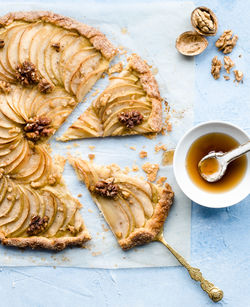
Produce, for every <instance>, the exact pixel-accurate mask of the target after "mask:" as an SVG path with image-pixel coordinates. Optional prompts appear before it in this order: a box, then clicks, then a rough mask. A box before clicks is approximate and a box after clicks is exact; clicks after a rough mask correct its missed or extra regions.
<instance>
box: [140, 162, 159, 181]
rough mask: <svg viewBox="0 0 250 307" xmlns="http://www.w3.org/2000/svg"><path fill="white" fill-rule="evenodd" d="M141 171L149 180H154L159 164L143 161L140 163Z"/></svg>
mask: <svg viewBox="0 0 250 307" xmlns="http://www.w3.org/2000/svg"><path fill="white" fill-rule="evenodd" d="M142 169H143V171H144V172H145V173H146V174H147V178H148V180H149V181H152V182H153V181H155V179H156V176H157V173H158V171H159V164H152V163H149V162H147V163H145V164H143V165H142Z"/></svg>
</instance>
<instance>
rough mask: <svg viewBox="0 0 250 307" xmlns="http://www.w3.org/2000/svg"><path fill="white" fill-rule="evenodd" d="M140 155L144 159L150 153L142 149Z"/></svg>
mask: <svg viewBox="0 0 250 307" xmlns="http://www.w3.org/2000/svg"><path fill="white" fill-rule="evenodd" d="M139 156H140V158H141V159H144V158H147V156H148V153H147V152H146V151H144V150H142V151H141V152H140V153H139Z"/></svg>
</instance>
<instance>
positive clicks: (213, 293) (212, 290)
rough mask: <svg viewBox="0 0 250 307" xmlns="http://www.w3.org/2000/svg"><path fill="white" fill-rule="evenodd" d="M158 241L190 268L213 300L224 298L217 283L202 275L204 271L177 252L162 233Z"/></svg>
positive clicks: (191, 275)
mask: <svg viewBox="0 0 250 307" xmlns="http://www.w3.org/2000/svg"><path fill="white" fill-rule="evenodd" d="M158 241H159V242H161V243H162V244H163V245H165V246H166V247H167V248H168V250H169V251H170V252H171V253H172V254H173V255H174V256H175V258H176V259H177V260H178V261H179V262H180V264H181V265H183V266H184V267H185V268H186V269H187V270H188V273H189V275H190V277H191V278H192V279H194V280H196V281H199V282H200V286H201V288H202V290H204V291H205V292H207V294H208V296H209V297H210V299H211V300H213V301H214V302H219V301H220V300H221V299H222V298H223V291H222V290H221V289H219V288H217V287H215V285H214V284H212V283H211V282H210V281H208V280H206V279H205V278H204V277H203V276H202V273H201V272H200V270H199V269H198V268H194V267H192V266H191V265H190V264H189V263H188V262H187V261H186V260H185V259H184V258H183V257H182V256H181V255H180V254H179V253H177V252H176V251H175V250H174V249H173V248H172V247H171V246H170V245H169V244H168V243H167V242H166V240H165V238H164V237H163V234H162V233H161V234H160V235H159V237H158Z"/></svg>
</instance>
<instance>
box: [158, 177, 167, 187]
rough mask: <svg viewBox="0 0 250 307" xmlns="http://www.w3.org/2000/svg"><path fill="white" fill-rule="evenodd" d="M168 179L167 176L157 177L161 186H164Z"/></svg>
mask: <svg viewBox="0 0 250 307" xmlns="http://www.w3.org/2000/svg"><path fill="white" fill-rule="evenodd" d="M166 180H167V177H160V178H158V179H157V181H156V183H157V184H159V185H160V186H163V184H164V182H165V181H166Z"/></svg>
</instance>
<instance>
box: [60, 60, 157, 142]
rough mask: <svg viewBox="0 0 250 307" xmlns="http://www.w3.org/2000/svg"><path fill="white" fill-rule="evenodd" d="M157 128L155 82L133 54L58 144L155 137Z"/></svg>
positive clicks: (144, 63)
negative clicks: (89, 139) (99, 138)
mask: <svg viewBox="0 0 250 307" xmlns="http://www.w3.org/2000/svg"><path fill="white" fill-rule="evenodd" d="M161 125H162V106H161V97H160V93H159V89H158V85H157V82H156V80H155V78H154V76H153V74H152V73H151V71H150V68H149V66H148V65H147V63H146V62H145V61H143V60H142V59H141V58H140V57H139V56H138V55H136V54H133V55H132V56H130V58H129V60H128V65H127V67H126V68H125V69H124V70H123V71H122V72H121V73H120V74H119V75H118V76H112V77H110V83H109V85H108V87H107V88H106V89H105V90H104V91H103V92H102V93H101V94H100V95H99V96H98V97H97V99H95V100H94V101H93V102H92V104H91V106H90V107H89V108H88V109H87V110H86V111H85V112H84V113H83V114H82V115H81V116H80V117H79V118H78V119H77V121H76V122H74V123H73V124H72V126H71V127H69V129H68V130H67V131H66V132H65V133H64V134H63V135H62V136H61V137H60V138H59V140H61V141H67V140H72V139H81V138H91V137H106V136H116V135H133V134H146V133H157V132H159V131H160V130H161Z"/></svg>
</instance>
